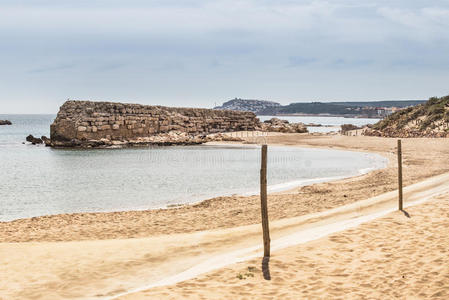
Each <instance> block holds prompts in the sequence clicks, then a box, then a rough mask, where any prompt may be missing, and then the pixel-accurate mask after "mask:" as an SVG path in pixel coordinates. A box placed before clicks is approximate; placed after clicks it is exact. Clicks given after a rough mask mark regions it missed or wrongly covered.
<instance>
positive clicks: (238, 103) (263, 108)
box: [214, 98, 281, 115]
mask: <svg viewBox="0 0 449 300" xmlns="http://www.w3.org/2000/svg"><path fill="white" fill-rule="evenodd" d="M280 107H281V104H280V103H277V102H273V101H265V100H250V99H240V98H235V99H232V100H229V101H227V102H225V103H223V105H222V106H217V107H214V109H225V110H240V111H250V112H253V113H255V114H259V115H260V114H274V113H276V111H277V109H278V108H280Z"/></svg>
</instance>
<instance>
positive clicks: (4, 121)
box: [0, 120, 12, 125]
mask: <svg viewBox="0 0 449 300" xmlns="http://www.w3.org/2000/svg"><path fill="white" fill-rule="evenodd" d="M0 125H12V123H11V121H9V120H0Z"/></svg>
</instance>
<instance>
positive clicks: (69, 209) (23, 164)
mask: <svg viewBox="0 0 449 300" xmlns="http://www.w3.org/2000/svg"><path fill="white" fill-rule="evenodd" d="M54 117H55V116H54V115H0V119H9V120H11V121H12V122H13V124H14V125H12V126H0V166H1V169H0V221H9V220H14V219H19V218H26V217H33V216H41V215H49V214H59V213H73V212H93V211H121V210H140V209H151V208H160V207H166V206H167V205H170V204H180V203H188V202H195V201H199V200H203V199H206V198H209V197H214V196H219V195H230V194H252V193H254V194H256V193H257V191H258V184H259V168H260V149H259V147H258V146H248V147H243V146H207V145H201V146H182V147H181V146H179V147H152V148H136V149H115V150H112V149H109V150H106V149H95V150H61V149H51V148H48V147H45V146H33V145H29V144H26V145H24V144H22V142H23V141H24V139H25V137H26V136H27V135H28V134H30V133H31V134H33V135H35V136H41V135H47V136H48V135H49V126H50V124H51V122H52V121H53V118H54ZM385 164H386V160H385V159H384V158H383V157H381V156H378V155H374V154H365V153H356V152H348V151H335V150H321V149H301V148H291V147H288V148H287V147H269V160H268V183H269V185H270V187H269V188H270V190H271V191H276V190H281V189H286V188H289V187H292V186H297V185H301V184H307V183H311V182H319V181H324V180H329V179H332V178H341V177H347V176H353V175H357V174H360V173H362V172H366V171H368V170H370V169H374V168H380V167H383V166H384V165H385Z"/></svg>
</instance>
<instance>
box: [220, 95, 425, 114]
mask: <svg viewBox="0 0 449 300" xmlns="http://www.w3.org/2000/svg"><path fill="white" fill-rule="evenodd" d="M424 102H425V100H389V101H367V102H363V101H358V102H350V101H346V102H298V103H290V104H288V105H284V106H283V105H281V104H280V103H278V102H273V101H266V100H253V99H251V100H250V99H240V98H235V99H232V100H229V101H226V102H224V103H223V105H221V106H216V107H215V109H228V110H238V111H250V112H253V113H255V114H256V115H265V116H267V115H268V116H271V115H273V116H282V115H284V116H285V115H302V116H304V115H312V116H316V115H319V116H339V117H358V118H362V117H363V118H383V117H385V116H388V115H390V114H392V113H394V112H396V111H399V110H401V109H403V108H406V107H410V106H415V105H418V104H422V103H424Z"/></svg>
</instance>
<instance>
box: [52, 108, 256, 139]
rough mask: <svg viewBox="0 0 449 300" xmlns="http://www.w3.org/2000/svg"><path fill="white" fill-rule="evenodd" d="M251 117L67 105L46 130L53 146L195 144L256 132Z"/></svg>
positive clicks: (233, 113) (191, 110)
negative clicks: (213, 136)
mask: <svg viewBox="0 0 449 300" xmlns="http://www.w3.org/2000/svg"><path fill="white" fill-rule="evenodd" d="M259 125H260V122H259V119H257V118H256V115H255V114H254V113H251V112H238V111H226V110H212V109H199V108H175V107H163V106H149V105H140V104H124V103H114V102H92V101H67V102H65V103H64V104H63V105H62V106H61V108H60V110H59V113H58V115H57V117H56V119H55V121H54V122H53V124H52V125H51V127H50V140H51V141H50V142H49V145H51V146H52V147H104V146H123V145H145V144H157V145H174V144H199V143H203V142H206V141H208V138H207V135H209V134H216V133H221V132H231V131H242V130H248V131H252V130H256V129H257V128H258V126H259Z"/></svg>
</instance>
